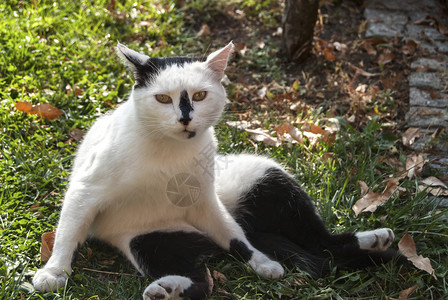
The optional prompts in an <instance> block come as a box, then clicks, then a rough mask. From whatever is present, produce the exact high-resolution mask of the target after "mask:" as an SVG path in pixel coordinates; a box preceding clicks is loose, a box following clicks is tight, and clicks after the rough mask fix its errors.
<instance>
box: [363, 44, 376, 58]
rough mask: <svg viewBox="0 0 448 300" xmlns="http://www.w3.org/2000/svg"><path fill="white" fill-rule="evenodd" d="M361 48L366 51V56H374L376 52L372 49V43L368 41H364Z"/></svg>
mask: <svg viewBox="0 0 448 300" xmlns="http://www.w3.org/2000/svg"><path fill="white" fill-rule="evenodd" d="M362 46H363V47H364V49H365V50H366V51H367V53H368V54H370V55H376V50H375V48H373V45H372V43H370V42H369V41H368V40H365V41H364V42H363V44H362Z"/></svg>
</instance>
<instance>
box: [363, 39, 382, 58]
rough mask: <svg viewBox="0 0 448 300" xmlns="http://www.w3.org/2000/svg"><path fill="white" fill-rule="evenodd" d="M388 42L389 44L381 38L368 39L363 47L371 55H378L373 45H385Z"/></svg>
mask: <svg viewBox="0 0 448 300" xmlns="http://www.w3.org/2000/svg"><path fill="white" fill-rule="evenodd" d="M386 42H387V41H386V40H383V39H380V38H371V39H366V40H364V42H363V47H364V49H365V50H366V51H367V53H369V54H370V55H376V50H375V48H373V45H377V44H384V43H386Z"/></svg>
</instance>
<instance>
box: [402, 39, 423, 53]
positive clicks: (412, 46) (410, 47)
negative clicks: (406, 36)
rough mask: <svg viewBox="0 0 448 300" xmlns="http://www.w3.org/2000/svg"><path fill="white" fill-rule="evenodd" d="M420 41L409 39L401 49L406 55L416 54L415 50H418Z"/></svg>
mask: <svg viewBox="0 0 448 300" xmlns="http://www.w3.org/2000/svg"><path fill="white" fill-rule="evenodd" d="M418 45H419V44H418V43H416V42H415V41H413V40H409V41H408V42H407V43H406V45H404V46H403V47H402V48H401V51H402V52H403V54H404V55H414V53H415V51H416V50H417V47H418Z"/></svg>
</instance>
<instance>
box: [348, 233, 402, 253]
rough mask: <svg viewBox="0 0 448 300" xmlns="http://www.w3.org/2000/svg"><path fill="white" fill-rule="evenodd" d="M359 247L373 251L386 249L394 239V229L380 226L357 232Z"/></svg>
mask: <svg viewBox="0 0 448 300" xmlns="http://www.w3.org/2000/svg"><path fill="white" fill-rule="evenodd" d="M355 236H356V237H357V238H358V243H359V248H361V249H363V250H371V251H385V250H387V248H389V246H390V245H391V244H392V242H393V241H394V238H395V235H394V232H393V231H392V229H389V228H380V229H376V230H371V231H364V232H357V233H355Z"/></svg>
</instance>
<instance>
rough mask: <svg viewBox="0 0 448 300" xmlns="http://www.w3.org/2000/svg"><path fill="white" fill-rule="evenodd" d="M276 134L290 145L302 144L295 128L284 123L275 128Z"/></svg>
mask: <svg viewBox="0 0 448 300" xmlns="http://www.w3.org/2000/svg"><path fill="white" fill-rule="evenodd" d="M275 130H276V131H277V134H278V135H279V136H282V137H283V138H284V140H286V141H288V142H292V143H300V144H301V143H303V135H302V132H300V131H299V130H298V129H297V128H296V127H294V126H292V125H291V124H287V123H284V124H282V125H280V126H278V127H276V128H275Z"/></svg>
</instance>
